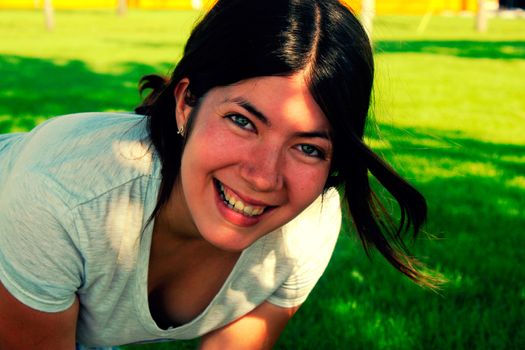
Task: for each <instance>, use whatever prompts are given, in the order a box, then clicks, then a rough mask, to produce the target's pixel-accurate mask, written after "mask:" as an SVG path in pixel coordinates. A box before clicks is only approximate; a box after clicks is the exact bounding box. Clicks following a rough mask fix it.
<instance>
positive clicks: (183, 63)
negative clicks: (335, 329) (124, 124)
mask: <svg viewBox="0 0 525 350" xmlns="http://www.w3.org/2000/svg"><path fill="white" fill-rule="evenodd" d="M297 72H304V73H306V76H307V84H308V86H309V89H310V91H311V94H312V96H313V97H314V99H315V100H316V102H317V103H318V105H319V106H320V107H321V109H322V110H323V112H324V114H325V115H326V117H327V119H328V120H329V122H330V124H331V126H332V129H333V134H332V135H331V137H332V142H333V145H334V156H333V161H332V164H331V173H330V176H329V178H328V181H327V183H326V186H325V188H329V187H332V186H335V187H337V188H339V189H340V190H342V191H343V194H344V198H345V202H346V207H347V209H348V211H349V213H350V217H351V218H352V220H353V224H354V226H355V228H356V230H357V232H358V234H359V237H360V239H361V241H362V243H363V246H364V248H365V250H366V251H367V252H368V251H369V249H370V248H375V249H377V250H378V251H379V252H380V253H381V254H382V255H383V256H384V257H385V258H386V259H387V260H388V262H389V263H390V264H392V265H393V266H394V267H395V268H396V269H398V270H400V271H401V272H402V273H404V274H405V275H407V276H408V277H409V278H411V279H412V280H414V281H417V282H419V283H421V284H424V285H427V286H431V287H432V286H434V282H435V280H433V279H432V277H430V276H429V275H427V274H425V273H424V272H422V271H421V270H420V269H418V268H417V266H418V262H417V261H416V260H415V259H414V258H413V257H411V255H410V254H409V252H408V250H407V249H406V246H405V244H404V243H403V239H402V236H403V234H404V233H406V232H408V231H410V230H412V232H413V236H414V237H415V235H417V233H418V232H419V230H420V228H421V225H422V224H423V222H424V221H425V218H426V215H427V206H426V202H425V199H424V197H423V196H422V195H421V194H420V193H419V192H418V191H417V190H416V189H415V188H414V187H412V186H411V185H410V184H408V183H407V182H406V181H405V180H403V179H402V178H401V177H400V176H399V175H398V174H397V173H396V172H395V171H394V170H393V169H392V168H391V167H390V166H388V165H387V164H386V163H385V162H384V161H383V160H381V159H380V158H379V157H378V156H377V155H376V154H375V153H374V152H372V151H371V150H370V149H369V148H368V147H367V146H366V145H365V143H364V142H363V136H364V132H365V126H366V119H367V115H368V112H369V106H370V99H371V91H372V84H373V77H374V62H373V56H372V49H371V46H370V42H369V40H368V36H367V34H366V32H365V31H364V29H363V27H362V26H361V24H360V23H359V21H358V20H357V19H356V17H355V16H354V15H353V14H352V13H351V11H350V10H349V9H348V8H346V7H344V6H343V5H341V4H340V3H339V2H338V1H337V0H264V1H249V0H219V1H218V2H217V3H216V5H215V6H214V7H213V8H212V9H211V10H210V12H209V13H208V14H207V15H206V16H205V17H204V18H203V19H202V20H201V21H200V22H199V23H198V25H197V26H196V27H195V28H194V30H193V32H192V33H191V36H190V37H189V39H188V41H187V43H186V46H185V49H184V55H183V57H182V59H181V60H180V62H179V63H178V64H177V66H176V68H175V70H174V72H173V74H172V76H171V78H170V79H165V78H163V77H160V76H157V75H149V76H145V77H143V78H142V80H141V91H144V90H146V89H152V90H153V91H152V92H151V93H150V94H149V95H148V96H147V97H146V99H145V100H144V102H143V104H142V105H141V106H139V107H138V108H137V109H136V112H137V113H141V114H145V115H147V116H148V117H149V128H150V136H151V139H152V142H153V145H154V147H155V148H156V151H157V152H158V154H159V156H160V159H161V162H162V176H163V184H162V188H161V192H160V195H159V202H158V205H157V209H156V210H158V209H159V208H160V207H161V206H162V205H163V204H164V203H165V202H166V201H167V199H168V197H169V195H170V191H171V188H172V187H173V185H174V183H175V181H176V179H177V176H178V174H179V167H180V160H181V155H182V150H183V147H184V145H183V142H184V141H183V138H181V137H178V135H176V130H177V126H176V123H175V115H174V113H175V99H174V96H173V91H174V89H175V87H176V85H177V83H178V82H179V81H180V80H181V79H183V78H188V79H189V81H190V85H189V91H190V92H191V93H190V94H189V95H188V96H187V99H188V100H187V102H188V103H190V104H192V105H196V106H197V107H198V104H199V101H200V99H201V98H202V97H203V96H204V95H205V94H206V93H207V92H208V91H209V90H210V89H212V88H214V87H217V86H226V85H230V84H233V83H236V82H239V81H241V80H245V79H249V78H253V77H261V76H290V75H293V74H294V73H297ZM188 126H189V127H188V128H187V129H188V130H187V132H188V133H191V121H190V124H189V125H188ZM370 174H371V175H372V176H374V177H375V178H376V179H377V180H378V182H379V183H380V184H381V185H382V186H383V187H384V188H386V189H387V190H388V191H389V193H390V194H391V195H392V196H393V198H395V200H396V201H397V202H398V203H399V208H400V220H399V222H398V223H397V224H396V223H395V222H394V220H393V219H392V218H391V216H390V215H389V214H388V213H387V211H386V210H385V209H384V207H383V205H382V204H381V201H380V200H379V199H378V198H377V196H376V195H375V194H374V192H373V191H372V189H371V185H370V179H369V176H370Z"/></svg>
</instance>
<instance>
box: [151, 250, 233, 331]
mask: <svg viewBox="0 0 525 350" xmlns="http://www.w3.org/2000/svg"><path fill="white" fill-rule="evenodd" d="M173 248H174V250H173V254H169V255H162V256H158V255H156V254H153V253H154V252H153V251H152V255H151V258H150V264H149V268H148V302H149V309H150V313H151V316H152V318H153V319H154V320H155V322H156V323H157V325H158V326H159V327H160V328H164V329H166V328H169V327H176V326H180V325H182V324H186V323H188V322H190V321H192V320H193V319H195V318H196V317H197V316H198V315H200V314H201V313H202V312H203V311H204V310H205V309H206V308H207V307H208V305H209V304H210V303H211V302H212V300H213V299H214V298H215V296H216V295H217V294H218V293H219V291H220V290H221V288H222V286H223V285H224V282H225V281H226V280H227V278H228V276H229V275H230V273H231V271H232V270H233V268H234V266H235V264H236V262H237V260H238V258H239V255H240V253H235V254H231V253H225V252H220V251H216V250H214V249H210V248H209V247H205V246H200V245H198V244H197V245H182V246H179V247H173Z"/></svg>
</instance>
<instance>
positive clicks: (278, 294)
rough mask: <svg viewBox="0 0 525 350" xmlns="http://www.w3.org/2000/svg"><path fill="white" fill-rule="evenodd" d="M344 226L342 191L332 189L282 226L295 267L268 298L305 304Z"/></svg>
mask: <svg viewBox="0 0 525 350" xmlns="http://www.w3.org/2000/svg"><path fill="white" fill-rule="evenodd" d="M340 229H341V206H340V198H339V194H338V193H337V191H336V190H335V189H329V190H328V191H327V192H326V193H325V194H324V195H323V196H322V197H320V198H318V199H317V200H316V201H315V202H314V203H313V204H312V205H311V206H310V207H308V208H307V209H306V210H305V211H304V212H303V213H301V214H300V215H299V216H298V217H297V218H295V219H294V220H293V221H292V222H290V223H289V224H287V225H286V226H285V227H283V237H284V240H285V244H286V246H287V250H288V251H289V252H290V253H289V254H290V258H291V259H293V261H294V269H293V271H292V273H291V274H290V276H289V277H288V278H287V279H286V280H285V282H284V283H283V284H281V286H280V287H279V288H278V289H277V290H276V291H275V292H274V293H273V295H271V296H270V297H269V298H268V301H269V302H270V303H272V304H274V305H277V306H280V307H294V306H298V305H300V304H302V303H303V302H304V301H305V300H306V298H307V297H308V295H309V294H310V292H311V291H312V289H313V288H314V287H315V285H316V283H317V281H318V280H319V278H321V276H322V274H323V273H324V271H325V269H326V266H327V265H328V262H329V261H330V258H331V256H332V253H333V251H334V247H335V244H336V242H337V237H338V235H339V231H340Z"/></svg>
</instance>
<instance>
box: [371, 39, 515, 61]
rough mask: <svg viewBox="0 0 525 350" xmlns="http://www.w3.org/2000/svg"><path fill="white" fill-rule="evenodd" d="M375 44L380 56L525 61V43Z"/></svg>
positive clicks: (436, 41) (447, 41) (412, 42)
mask: <svg viewBox="0 0 525 350" xmlns="http://www.w3.org/2000/svg"><path fill="white" fill-rule="evenodd" d="M374 44H375V51H376V53H378V54H381V53H409V52H411V53H428V54H434V55H447V56H457V57H468V58H490V59H525V42H524V41H469V40H457V41H456V40H434V41H432V40H408V41H396V40H378V41H376V42H375V43H374Z"/></svg>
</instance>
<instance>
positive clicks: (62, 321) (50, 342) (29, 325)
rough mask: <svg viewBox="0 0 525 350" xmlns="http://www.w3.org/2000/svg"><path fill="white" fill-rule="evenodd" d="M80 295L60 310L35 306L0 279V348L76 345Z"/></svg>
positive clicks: (61, 349) (59, 349) (23, 349)
mask: <svg viewBox="0 0 525 350" xmlns="http://www.w3.org/2000/svg"><path fill="white" fill-rule="evenodd" d="M77 316H78V299H76V300H75V302H74V303H73V305H71V307H69V308H68V309H67V310H65V311H62V312H56V313H49V312H42V311H37V310H34V309H32V308H30V307H28V306H26V305H24V304H23V303H21V302H20V301H18V300H17V299H16V298H14V297H13V296H12V295H11V294H10V293H9V292H8V291H7V289H5V287H4V285H3V284H2V283H0V349H17V350H26V349H27V350H34V349H56V350H73V349H75V331H76V323H77Z"/></svg>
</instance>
